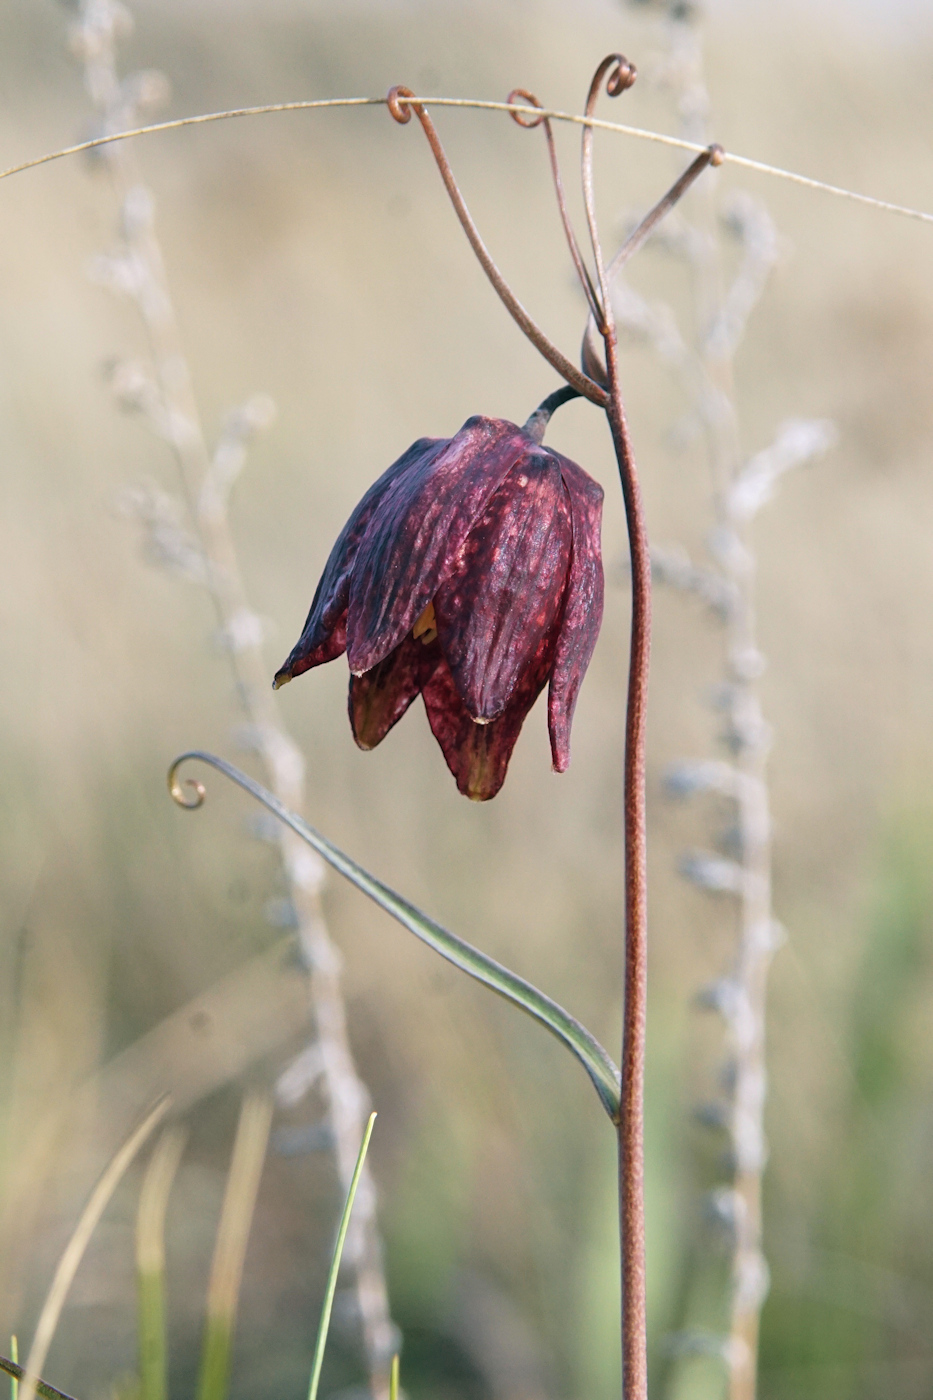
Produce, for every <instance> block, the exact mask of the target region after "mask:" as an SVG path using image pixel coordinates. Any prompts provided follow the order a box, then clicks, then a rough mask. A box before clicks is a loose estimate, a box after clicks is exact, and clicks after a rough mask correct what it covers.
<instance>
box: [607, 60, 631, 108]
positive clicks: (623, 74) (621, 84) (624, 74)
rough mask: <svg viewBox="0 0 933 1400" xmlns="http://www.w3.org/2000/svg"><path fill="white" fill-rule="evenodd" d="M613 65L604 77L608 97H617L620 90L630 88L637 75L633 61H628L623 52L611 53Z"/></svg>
mask: <svg viewBox="0 0 933 1400" xmlns="http://www.w3.org/2000/svg"><path fill="white" fill-rule="evenodd" d="M612 58H613V61H614V63H615V67H614V68H613V70H612V71H611V72H610V74H609V77H608V78H607V79H606V92H607V93H608V94H609V96H610V97H618V96H619V93H620V92H625V90H626V88H630V87H631V86H632V84H633V83H634V82H635V79H636V78H637V77H638V69H637V68H636V67H635V65H634V63H630V62H629V60H628V59H627V58H626V57H625V55H624V54H621V53H616V54H613V55H612Z"/></svg>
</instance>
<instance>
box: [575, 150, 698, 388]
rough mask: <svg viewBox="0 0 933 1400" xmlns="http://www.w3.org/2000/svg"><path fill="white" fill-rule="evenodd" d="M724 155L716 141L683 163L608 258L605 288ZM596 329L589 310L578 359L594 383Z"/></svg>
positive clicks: (599, 377) (601, 374)
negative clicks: (670, 183)
mask: <svg viewBox="0 0 933 1400" xmlns="http://www.w3.org/2000/svg"><path fill="white" fill-rule="evenodd" d="M724 156H725V152H724V151H723V148H722V146H719V145H716V144H714V145H712V146H710V147H709V148H708V149H707V150H705V151H701V152H700V154H699V155H698V156H697V158H696V160H694V161H692V162H691V163H690V165H688V166H687V169H686V170H685V171H684V173H683V174H682V175H681V176H680V178H679V179H677V180H675V181H674V183H673V185H671V187H670V189H669V190H668V191H667V193H666V194H664V195H662V196H661V198H660V199H659V200H658V202H657V204H655V205H654V207H653V208H652V209H649V211H648V213H647V214H646V215H645V217H644V218H643V219H642V221H641V223H640V224H639V225H638V227H637V228H635V229H633V230H632V232H631V233H630V234H629V236H628V238H627V239H626V240H625V242H624V243H623V244H622V247H621V248H620V249H619V251H618V252H617V253H616V255H615V257H614V258H613V259H612V262H611V263H610V264H609V266H608V267H607V268H606V275H605V281H606V289H607V292H611V290H612V282H613V279H614V278H615V276H616V274H617V273H618V272H619V271H620V270H621V269H622V268H623V267H624V266H625V264H626V263H627V262H628V260H629V258H630V257H632V255H633V254H634V253H637V252H638V250H639V248H641V247H642V246H643V245H644V244H645V243H646V242H647V240H648V239H649V238H650V237H651V234H652V233H653V232H654V230H655V229H656V228H657V226H658V224H659V223H660V222H661V220H662V219H663V218H664V217H665V215H667V214H669V213H670V211H671V210H672V209H673V207H674V205H675V204H676V203H677V201H678V200H679V199H681V198H683V196H684V195H685V194H686V193H687V190H689V188H690V186H691V185H692V184H693V182H694V180H696V178H697V176H699V175H702V173H703V171H704V170H705V169H706V167H707V166H708V165H713V166H716V165H722V162H723V159H724ZM607 305H608V302H607ZM597 332H599V333H602V327H601V326H600V324H599V317H598V316H597V315H594V313H593V312H592V310H591V312H590V317H589V320H588V321H587V323H586V330H585V332H584V335H583V347H582V351H581V363H582V365H583V370H584V372H585V373H586V374H588V375H589V376H590V377H591V378H592V379H594V380H595V381H596V382H597V383H605V378H606V375H605V370H604V369H603V366H602V365H601V364H600V362H599V349H598V345H599V342H598V339H597Z"/></svg>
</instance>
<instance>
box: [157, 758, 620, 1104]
mask: <svg viewBox="0 0 933 1400" xmlns="http://www.w3.org/2000/svg"><path fill="white" fill-rule="evenodd" d="M189 759H197V760H199V761H200V762H201V763H207V764H210V766H211V767H212V768H216V769H217V770H218V772H220V773H223V774H224V775H225V776H226V777H228V778H230V779H231V781H232V782H234V783H237V784H238V786H240V787H241V788H243V789H244V791H245V792H248V793H250V794H251V796H253V797H255V798H256V800H257V802H261V803H262V804H263V806H264V807H266V808H268V810H269V811H270V812H272V813H273V814H274V815H275V816H277V817H278V818H279V820H280V821H283V822H284V823H285V825H286V826H289V827H291V829H292V831H294V832H296V834H297V835H298V836H300V837H301V838H302V840H303V841H307V843H308V845H309V846H311V847H312V848H313V849H314V850H315V851H317V853H318V855H320V856H322V857H323V859H324V860H326V861H327V862H328V864H329V865H332V866H333V868H334V869H335V870H337V871H339V872H340V874H341V875H343V876H345V877H346V879H348V880H349V881H350V882H351V884H354V885H356V887H357V889H359V890H362V891H363V893H364V894H366V895H368V896H369V898H370V899H372V900H374V901H375V903H376V904H378V905H379V906H380V908H382V909H384V910H385V911H386V913H388V914H391V915H392V917H393V918H394V919H397V920H398V922H399V923H400V924H402V925H403V927H405V928H407V929H409V930H410V931H411V932H412V933H413V934H414V935H415V936H416V938H420V939H421V941H422V942H423V943H427V944H428V946H429V947H431V948H433V949H434V951H435V952H437V953H440V955H441V957H442V958H446V959H447V961H448V962H452V963H453V965H454V966H455V967H459V968H460V970H461V971H462V972H466V973H467V974H468V975H469V976H470V977H474V978H475V979H476V981H477V982H482V984H483V986H485V987H489V988H490V989H491V990H492V991H494V992H497V993H498V995H499V996H501V997H504V998H505V999H506V1001H510V1002H511V1003H512V1005H513V1006H517V1007H518V1008H519V1009H520V1010H522V1011H524V1012H526V1013H527V1014H528V1015H529V1016H532V1017H533V1018H534V1019H535V1020H536V1021H539V1022H540V1023H541V1025H543V1026H545V1027H546V1028H547V1030H549V1031H550V1032H551V1034H552V1035H555V1036H556V1037H557V1039H558V1040H559V1041H561V1043H562V1044H563V1045H565V1046H566V1047H567V1049H568V1050H570V1052H571V1053H572V1054H573V1055H575V1056H576V1057H577V1059H578V1060H579V1061H580V1063H581V1064H582V1065H583V1068H584V1069H585V1070H586V1072H587V1074H588V1075H589V1076H590V1079H591V1080H592V1081H593V1084H594V1085H595V1087H596V1092H597V1093H598V1094H599V1097H600V1099H601V1100H602V1103H603V1107H604V1108H605V1109H606V1112H607V1113H608V1114H609V1116H610V1117H611V1118H612V1119H613V1120H616V1119H617V1118H618V1113H619V1102H620V1088H619V1086H620V1076H619V1071H618V1069H617V1068H616V1066H615V1065H614V1064H613V1062H612V1060H611V1059H610V1057H609V1055H607V1053H606V1051H605V1050H604V1049H603V1047H602V1046H601V1045H600V1043H599V1041H598V1040H597V1039H596V1038H595V1036H593V1035H591V1034H590V1032H589V1031H588V1030H587V1029H586V1027H585V1026H582V1025H581V1024H580V1022H579V1021H577V1020H576V1019H575V1018H574V1017H573V1016H571V1015H570V1013H569V1011H565V1010H564V1008H563V1007H562V1006H559V1005H558V1003H557V1002H556V1001H552V1000H551V998H550V997H549V996H545V994H544V992H541V991H539V990H538V988H537V987H535V986H533V985H532V984H531V983H530V982H526V981H525V979H524V978H523V977H519V976H518V974H517V973H515V972H511V971H510V970H509V969H508V968H507V967H503V966H502V964H501V963H499V962H496V961H495V959H494V958H490V957H488V956H487V954H486V953H482V952H480V950H479V949H478V948H474V947H473V946H472V944H470V943H467V942H465V941H464V940H463V939H462V938H458V937H457V935H456V934H454V933H450V932H449V931H448V930H447V929H445V928H443V927H442V926H441V925H440V924H438V923H435V922H434V920H433V919H431V918H429V917H428V915H427V914H423V913H422V912H421V910H420V909H418V908H416V907H415V905H414V904H409V902H408V900H407V899H404V898H403V897H402V896H401V895H400V894H396V892H395V891H394V890H393V889H390V888H389V886H388V885H384V884H383V883H382V881H381V880H377V879H376V877H375V876H374V875H370V874H369V872H368V871H366V870H364V869H363V868H362V866H360V865H357V863H356V861H354V860H351V859H350V857H349V856H347V855H344V853H343V851H341V850H338V848H337V847H336V846H333V845H332V844H331V843H330V841H328V839H327V837H326V836H321V834H320V833H319V832H317V831H315V830H314V828H313V827H310V826H308V824H307V822H305V821H304V820H302V818H301V817H299V816H298V815H297V814H296V813H295V812H292V811H290V810H289V808H288V807H286V806H285V805H284V803H282V802H280V801H279V800H278V798H277V797H275V796H274V795H273V794H272V793H271V792H269V791H268V789H266V788H264V787H263V786H262V785H261V784H260V783H256V782H254V781H253V779H252V778H248V777H247V776H246V774H245V773H242V772H241V771H240V769H239V768H235V767H234V766H233V764H232V763H227V762H226V761H225V760H224V759H222V758H218V757H217V756H216V755H215V754H212V753H205V752H203V751H200V750H192V751H191V752H190V753H185V754H182V755H181V756H180V757H179V758H176V760H175V762H174V763H173V764H172V766H171V768H170V770H169V775H168V781H169V790H170V792H171V794H172V797H173V798H174V799H175V801H176V802H177V803H178V804H179V805H180V806H182V807H199V806H200V805H201V803H202V802H203V800H204V789H203V787H202V786H201V784H200V783H194V782H192V781H191V780H190V779H189V780H187V781H186V782H185V783H184V784H182V783H181V782H180V781H179V780H178V778H177V777H176V774H177V772H178V769H179V767H180V766H181V764H182V763H186V762H187V761H188V760H189ZM186 787H187V788H188V789H189V790H190V791H191V793H192V795H191V796H187V795H186V792H185V788H186Z"/></svg>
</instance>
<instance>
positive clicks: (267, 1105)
mask: <svg viewBox="0 0 933 1400" xmlns="http://www.w3.org/2000/svg"><path fill="white" fill-rule="evenodd" d="M271 1125H272V1100H271V1098H270V1097H269V1096H268V1095H267V1094H264V1093H248V1094H247V1095H246V1096H245V1097H244V1099H243V1104H242V1106H241V1108H240V1121H239V1123H238V1124H237V1130H236V1137H235V1138H234V1142H233V1152H232V1154H231V1158H230V1171H229V1173H228V1174H227V1187H226V1190H225V1191H224V1200H223V1205H222V1206H221V1210H220V1222H219V1224H218V1226H217V1240H216V1243H215V1245H214V1258H213V1262H212V1264H211V1277H210V1282H209V1284H208V1289H207V1319H206V1321H205V1324H204V1342H203V1344H202V1347H201V1369H200V1373H199V1375H198V1389H197V1400H225V1397H226V1394H227V1390H228V1387H229V1382H230V1359H231V1352H232V1348H233V1334H234V1330H235V1327H236V1314H237V1307H238V1304H239V1300H240V1285H241V1283H242V1281H243V1265H244V1262H245V1260H246V1246H247V1243H248V1241H249V1233H250V1228H251V1226H252V1223H253V1212H254V1210H255V1208H256V1197H257V1196H258V1194H259V1181H260V1177H261V1175H262V1168H263V1163H264V1162H265V1159H266V1149H267V1147H268V1145H269V1129H270V1127H271Z"/></svg>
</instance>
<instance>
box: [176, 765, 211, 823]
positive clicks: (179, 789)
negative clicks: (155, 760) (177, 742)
mask: <svg viewBox="0 0 933 1400" xmlns="http://www.w3.org/2000/svg"><path fill="white" fill-rule="evenodd" d="M190 757H191V754H187V753H185V754H182V755H181V757H180V758H176V760H175V762H174V763H173V764H172V766H171V768H170V769H169V770H168V790H169V792H170V793H171V797H172V801H173V802H176V803H177V804H178V806H179V807H184V809H185V811H186V812H193V811H194V810H195V809H196V808H198V807H200V806H201V805H202V804H203V802H204V799H205V797H206V796H207V789H206V788H205V786H204V784H203V783H199V782H198V780H197V779H196V778H185V779H184V780H180V779H179V777H178V770H179V768H180V767H181V765H182V764H183V763H184V762H185V760H186V759H188V758H190Z"/></svg>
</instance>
